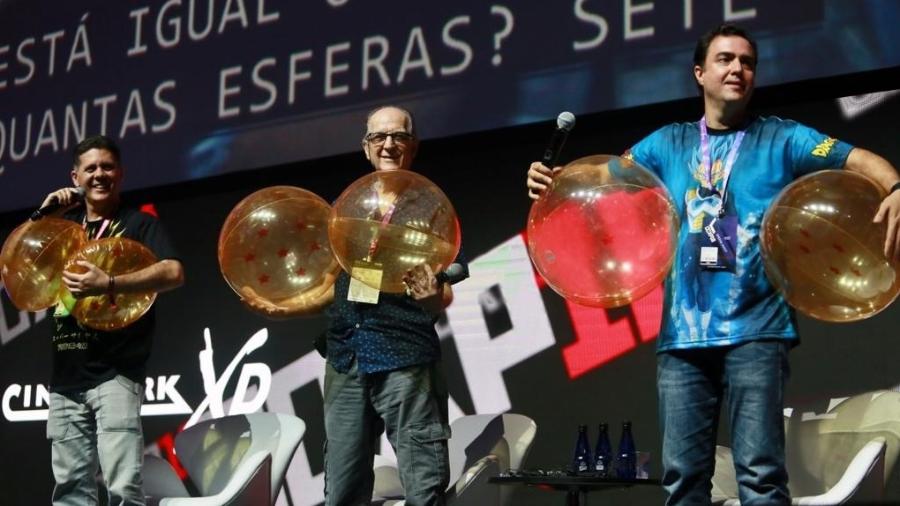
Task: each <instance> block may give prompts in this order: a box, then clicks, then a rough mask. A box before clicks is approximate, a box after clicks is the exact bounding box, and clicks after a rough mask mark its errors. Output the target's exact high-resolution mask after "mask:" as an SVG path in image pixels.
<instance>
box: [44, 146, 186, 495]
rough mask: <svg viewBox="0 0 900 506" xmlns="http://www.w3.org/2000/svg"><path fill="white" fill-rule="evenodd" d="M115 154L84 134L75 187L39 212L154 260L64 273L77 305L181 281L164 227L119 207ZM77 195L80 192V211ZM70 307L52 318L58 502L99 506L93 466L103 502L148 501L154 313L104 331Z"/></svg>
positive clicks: (51, 419) (50, 432)
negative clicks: (145, 403)
mask: <svg viewBox="0 0 900 506" xmlns="http://www.w3.org/2000/svg"><path fill="white" fill-rule="evenodd" d="M122 171H123V169H122V165H121V156H120V154H119V148H118V147H117V146H116V145H115V143H114V142H113V141H112V140H111V139H109V138H107V137H104V136H95V137H89V138H87V139H85V140H84V141H82V142H80V143H79V144H78V145H77V146H76V147H75V150H74V165H73V167H72V184H73V185H74V187H73V188H62V189H60V190H57V191H55V192H53V193H51V194H49V195H47V198H46V199H44V202H43V204H42V205H41V207H44V206H47V205H49V204H52V203H57V204H59V205H60V208H61V210H60V213H61V214H62V217H63V218H64V219H68V220H71V221H74V222H76V223H79V224H80V225H81V226H82V227H84V230H85V232H86V233H87V236H88V239H91V240H93V239H100V238H104V237H124V238H128V239H132V240H135V241H138V242H140V243H142V244H144V245H145V246H147V247H148V248H149V249H150V250H151V251H152V252H153V254H154V255H155V256H156V258H157V259H158V261H157V262H156V263H154V264H153V265H150V266H149V267H146V268H144V269H141V270H138V271H135V272H132V273H128V274H123V275H119V276H111V275H109V274H107V273H106V272H103V270H101V269H99V268H98V267H97V266H96V265H93V264H91V263H90V262H86V261H79V262H78V263H79V265H80V266H81V267H82V270H85V272H84V273H75V272H71V271H66V272H64V273H63V282H64V283H65V285H66V287H67V288H68V289H69V291H70V292H71V293H72V295H73V296H74V297H75V298H76V299H77V298H81V297H88V296H92V295H99V294H104V293H106V294H121V293H135V292H144V293H146V292H163V291H166V290H171V289H173V288H176V287H178V286H180V285H181V284H182V282H183V280H184V273H183V269H182V266H181V262H180V261H179V260H178V259H177V256H176V254H175V251H174V249H173V248H172V245H171V244H170V242H169V238H168V236H167V235H166V233H165V230H164V229H163V228H162V226H161V225H160V224H159V222H158V221H157V220H156V218H154V217H153V216H150V215H149V214H145V213H142V212H140V211H138V210H136V209H130V208H126V207H122V206H121V205H120V204H121V202H120V198H119V191H120V186H121V183H122ZM78 188H81V189H82V190H83V192H84V193H83V194H84V205H80V204H81V202H80V199H79V197H78V192H79V190H78ZM69 306H70V304H69V303H68V302H67V301H63V302H60V303H59V304H58V305H57V307H56V311H55V313H54V315H53V335H52V339H51V341H52V343H51V345H52V347H53V375H52V379H51V381H50V411H49V415H48V419H47V438H48V439H50V441H51V447H52V466H53V477H54V479H55V480H56V487H55V488H54V490H53V504H55V505H78V506H81V505H89V504H98V498H97V483H96V479H95V476H96V474H97V469H98V467H99V469H100V470H101V471H102V474H103V477H104V480H105V482H106V486H107V489H108V491H109V500H108V503H109V504H116V505H120V504H121V505H134V504H141V505H142V504H144V493H143V487H142V480H141V467H142V462H143V451H144V440H143V433H142V430H141V413H140V411H141V402H142V400H143V397H144V365H145V363H146V361H147V358H148V356H149V354H150V345H151V342H150V341H151V338H152V333H153V327H154V321H155V317H154V311H153V308H152V307H151V308H150V310H149V311H148V312H147V314H145V315H144V316H143V317H141V318H140V319H139V320H138V321H136V322H135V323H133V324H132V325H129V326H128V327H125V328H123V329H121V330H116V331H111V332H103V331H97V330H93V329H90V328H87V327H85V326H83V325H81V324H80V323H78V322H77V321H76V320H75V318H74V317H72V316H71V315H70V314H69V312H70V309H71V308H70V307H69Z"/></svg>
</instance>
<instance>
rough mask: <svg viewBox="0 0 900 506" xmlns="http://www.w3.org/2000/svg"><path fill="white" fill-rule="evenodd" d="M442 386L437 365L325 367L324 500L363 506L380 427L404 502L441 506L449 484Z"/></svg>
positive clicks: (334, 504) (369, 487)
mask: <svg viewBox="0 0 900 506" xmlns="http://www.w3.org/2000/svg"><path fill="white" fill-rule="evenodd" d="M447 419H448V416H447V387H446V381H445V379H444V374H443V370H442V369H441V366H440V363H439V362H435V363H432V364H425V365H421V366H413V367H407V368H404V369H400V370H397V371H390V372H381V373H374V374H359V373H358V372H357V368H356V364H355V363H354V365H353V367H352V368H351V370H350V371H349V372H348V373H347V374H341V373H339V372H337V371H336V370H334V368H333V367H331V364H326V369H325V436H326V442H325V505H326V506H356V505H359V504H369V501H370V499H371V497H372V486H373V481H374V474H373V472H372V463H373V456H374V454H375V449H376V445H377V444H378V438H379V436H380V435H381V431H382V430H385V429H386V430H387V437H388V441H390V443H391V446H393V447H394V452H395V453H396V454H397V464H398V466H399V468H400V481H401V483H403V488H404V489H405V490H406V504H407V505H409V506H426V505H427V506H433V505H443V504H444V491H445V490H446V489H447V484H448V482H449V481H450V464H449V460H448V453H447V439H449V437H450V425H449V424H448V422H447Z"/></svg>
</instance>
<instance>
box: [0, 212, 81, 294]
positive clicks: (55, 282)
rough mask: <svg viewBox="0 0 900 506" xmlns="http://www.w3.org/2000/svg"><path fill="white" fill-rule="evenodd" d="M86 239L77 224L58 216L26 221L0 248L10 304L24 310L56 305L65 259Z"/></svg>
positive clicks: (0, 259)
mask: <svg viewBox="0 0 900 506" xmlns="http://www.w3.org/2000/svg"><path fill="white" fill-rule="evenodd" d="M86 242H87V237H86V236H85V233H84V230H82V228H81V226H80V225H78V224H77V223H74V222H72V221H69V220H62V219H59V218H43V219H40V220H37V221H26V222H25V223H23V224H22V225H20V226H19V227H18V228H16V229H15V230H13V232H12V233H11V234H10V235H9V237H8V238H7V239H6V242H5V243H4V244H3V249H2V251H0V274H2V277H3V285H4V286H5V287H6V293H7V294H9V298H10V300H12V303H13V304H14V305H15V306H16V307H17V308H19V309H21V310H25V311H40V310H42V309H47V308H48V307H50V306H53V305H54V304H56V302H57V301H58V300H59V294H60V290H61V286H62V271H63V269H64V267H65V265H66V261H67V260H68V259H69V257H71V256H72V255H74V254H75V253H76V252H77V251H78V250H80V249H81V248H82V246H84V244H85V243H86Z"/></svg>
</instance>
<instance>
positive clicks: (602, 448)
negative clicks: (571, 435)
mask: <svg viewBox="0 0 900 506" xmlns="http://www.w3.org/2000/svg"><path fill="white" fill-rule="evenodd" d="M611 465H612V445H610V444H609V429H608V426H607V425H606V423H605V422H601V423H600V432H599V433H598V434H597V447H596V448H595V449H594V472H596V473H597V475H598V476H600V477H601V478H606V477H607V476H609V475H610V472H609V468H610V466H611Z"/></svg>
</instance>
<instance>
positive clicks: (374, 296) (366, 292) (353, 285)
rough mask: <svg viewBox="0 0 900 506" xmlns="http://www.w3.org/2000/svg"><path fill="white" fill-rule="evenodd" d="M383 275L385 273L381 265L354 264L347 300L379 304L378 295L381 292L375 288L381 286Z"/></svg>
mask: <svg viewBox="0 0 900 506" xmlns="http://www.w3.org/2000/svg"><path fill="white" fill-rule="evenodd" d="M383 274H384V271H383V270H382V268H381V265H379V264H375V263H364V262H357V263H356V264H354V265H353V269H351V273H350V289H349V290H347V300H349V301H351V302H362V303H365V304H378V295H379V294H380V293H381V291H380V290H379V289H377V288H373V286H381V276H382V275H383Z"/></svg>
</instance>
